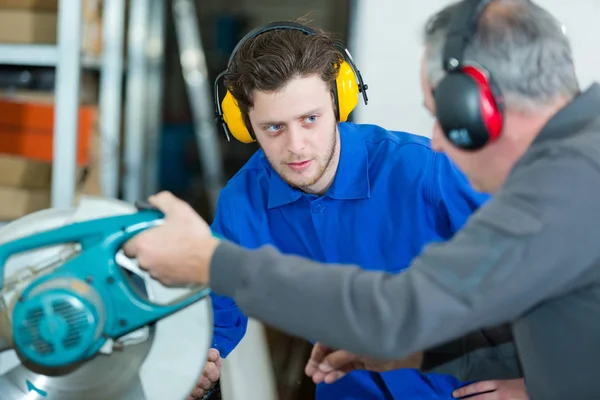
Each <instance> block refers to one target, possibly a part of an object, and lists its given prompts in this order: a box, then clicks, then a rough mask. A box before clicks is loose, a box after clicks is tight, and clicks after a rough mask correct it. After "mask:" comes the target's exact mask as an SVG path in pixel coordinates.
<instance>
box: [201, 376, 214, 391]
mask: <svg viewBox="0 0 600 400" xmlns="http://www.w3.org/2000/svg"><path fill="white" fill-rule="evenodd" d="M215 383H216V382H213V381H211V380H210V379H209V378H206V379H204V380H202V389H204V391H206V392H208V391H209V390H210V389H212V387H213V386H215Z"/></svg>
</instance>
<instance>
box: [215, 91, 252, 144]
mask: <svg viewBox="0 0 600 400" xmlns="http://www.w3.org/2000/svg"><path fill="white" fill-rule="evenodd" d="M221 109H222V111H223V120H224V121H225V123H226V124H227V129H229V132H230V133H231V136H233V137H234V138H236V139H237V140H239V141H240V142H242V143H252V142H254V139H252V136H251V135H250V132H248V128H246V124H244V119H243V118H242V112H241V111H240V108H239V107H238V104H237V101H236V100H235V99H234V98H233V95H232V94H231V93H230V92H229V90H228V91H227V93H226V94H225V98H224V99H223V101H222V102H221Z"/></svg>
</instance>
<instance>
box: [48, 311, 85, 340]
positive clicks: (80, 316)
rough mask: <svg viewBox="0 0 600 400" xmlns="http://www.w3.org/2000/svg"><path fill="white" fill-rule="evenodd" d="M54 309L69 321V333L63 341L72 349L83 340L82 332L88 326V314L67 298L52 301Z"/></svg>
mask: <svg viewBox="0 0 600 400" xmlns="http://www.w3.org/2000/svg"><path fill="white" fill-rule="evenodd" d="M52 309H53V310H54V312H55V313H56V314H58V315H60V316H61V317H63V318H64V320H65V321H66V323H67V326H68V331H67V335H66V336H65V337H64V338H63V340H62V343H63V346H64V347H65V349H71V348H74V347H76V346H77V345H79V343H80V341H81V332H82V331H83V330H85V329H86V328H88V319H87V314H86V313H85V312H83V310H78V309H76V308H75V307H73V306H72V305H71V304H70V303H69V302H67V301H65V300H55V301H54V302H52Z"/></svg>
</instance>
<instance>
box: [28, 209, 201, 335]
mask: <svg viewBox="0 0 600 400" xmlns="http://www.w3.org/2000/svg"><path fill="white" fill-rule="evenodd" d="M136 205H137V204H136ZM138 208H140V209H141V211H139V212H138V213H137V214H132V215H127V216H124V217H110V218H105V219H98V220H92V221H89V224H88V222H86V223H85V225H82V224H78V225H77V226H74V225H70V226H68V227H72V228H73V229H74V230H75V232H70V236H69V238H77V239H78V240H81V239H82V238H88V239H86V240H88V241H87V247H86V248H85V249H84V250H82V252H81V253H79V254H78V255H77V256H76V257H73V258H72V259H70V260H68V261H67V262H66V263H65V264H63V265H62V266H61V267H60V268H58V269H57V270H56V271H55V273H54V276H57V275H63V276H70V277H75V278H78V279H80V280H85V281H86V282H88V283H89V284H90V285H92V286H93V287H94V288H95V289H96V290H97V291H98V292H99V293H100V295H101V297H102V298H103V299H104V301H105V303H106V306H107V324H106V325H105V327H104V332H103V333H104V334H105V336H107V337H113V338H115V337H119V336H122V335H125V334H127V333H129V332H131V331H134V330H136V329H139V328H141V327H143V326H145V325H147V324H149V323H152V322H155V321H158V320H160V319H162V318H164V317H166V316H168V315H170V314H173V313H175V312H177V311H179V310H181V309H183V308H185V307H187V306H189V305H191V304H193V303H195V302H197V301H199V300H201V299H203V298H205V297H206V296H208V295H209V294H210V292H211V290H210V288H208V287H197V288H196V289H195V290H193V291H192V292H191V293H189V294H186V295H184V296H180V297H179V298H177V299H174V300H173V301H171V302H170V303H168V304H155V303H153V302H151V301H149V300H148V299H147V298H145V297H144V296H142V295H141V293H139V292H138V290H137V288H135V287H134V286H132V285H131V284H130V283H129V279H128V277H127V276H126V274H125V273H124V271H123V270H122V269H121V267H120V266H119V265H118V264H117V262H116V254H117V252H118V251H119V250H120V249H121V248H122V246H123V245H124V244H125V243H126V242H127V241H128V240H130V239H131V238H133V237H134V236H135V235H137V234H138V233H140V232H142V231H144V230H146V229H149V228H152V227H155V226H158V225H160V224H162V222H164V219H162V218H163V214H162V213H160V211H157V210H156V209H155V208H154V207H152V206H150V207H145V206H140V205H138ZM85 227H94V232H95V234H97V235H99V236H100V239H101V240H98V239H97V238H96V239H95V240H90V239H89V238H90V237H92V236H90V233H89V232H87V231H85V230H83V229H82V228H85ZM65 228H66V227H65ZM55 233H56V231H55ZM35 247H39V246H35Z"/></svg>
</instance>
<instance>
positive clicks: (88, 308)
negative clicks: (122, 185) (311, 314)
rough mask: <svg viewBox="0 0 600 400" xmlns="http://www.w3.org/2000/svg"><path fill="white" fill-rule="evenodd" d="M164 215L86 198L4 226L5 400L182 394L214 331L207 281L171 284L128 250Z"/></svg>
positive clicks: (0, 356)
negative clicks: (181, 285)
mask: <svg viewBox="0 0 600 400" xmlns="http://www.w3.org/2000/svg"><path fill="white" fill-rule="evenodd" d="M163 222H164V219H163V215H162V214H161V213H160V212H159V211H158V210H154V209H147V208H139V207H136V206H134V205H131V204H128V203H125V202H121V201H119V200H115V199H106V198H99V197H84V198H82V199H81V200H80V202H79V204H78V206H77V207H73V208H71V209H48V210H43V211H39V212H36V213H33V214H30V215H28V216H26V217H24V218H21V219H18V220H16V221H14V222H11V223H9V224H8V225H6V226H5V227H3V228H2V229H0V268H1V269H0V399H2V400H25V399H27V400H55V399H60V400H82V399H86V400H87V399H103V400H104V399H111V400H120V399H123V400H134V399H135V400H159V399H160V400H164V399H174V400H179V399H185V398H186V397H187V396H188V395H189V393H191V391H192V389H193V387H194V384H195V382H196V381H197V379H198V377H199V376H200V375H201V374H202V370H203V368H204V365H205V363H206V357H207V352H208V349H209V347H210V343H211V335H212V309H211V306H210V300H209V297H208V294H209V289H208V288H207V287H189V288H168V287H165V286H163V285H161V284H160V283H159V282H158V281H156V280H154V279H152V278H151V277H150V276H149V275H148V274H147V273H146V272H145V271H143V270H141V269H139V268H138V266H137V263H136V262H135V261H134V260H131V259H129V258H127V257H126V256H125V255H124V254H123V252H122V251H121V247H122V246H123V244H124V243H125V242H126V241H127V240H129V239H130V238H132V237H134V236H135V235H136V234H138V233H140V232H142V231H144V230H146V229H151V228H153V227H156V226H158V225H160V224H161V223H163Z"/></svg>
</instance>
